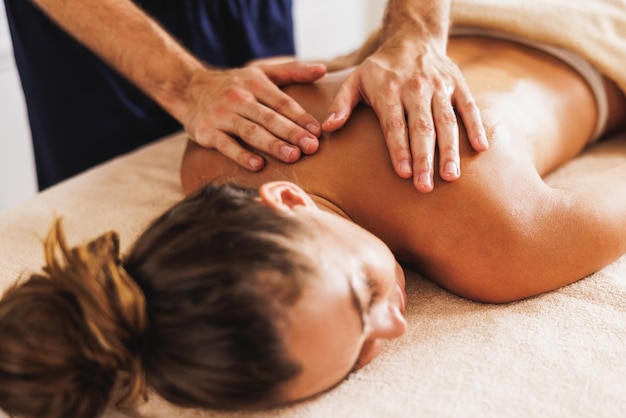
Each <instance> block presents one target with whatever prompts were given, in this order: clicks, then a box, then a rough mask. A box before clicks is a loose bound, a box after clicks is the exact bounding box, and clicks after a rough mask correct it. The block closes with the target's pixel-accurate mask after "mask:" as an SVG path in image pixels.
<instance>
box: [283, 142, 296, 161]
mask: <svg viewBox="0 0 626 418" xmlns="http://www.w3.org/2000/svg"><path fill="white" fill-rule="evenodd" d="M294 152H296V149H295V148H294V147H290V146H289V145H284V146H282V147H280V153H281V154H283V157H285V160H287V161H289V160H290V157H291V156H292V155H293V153H294Z"/></svg>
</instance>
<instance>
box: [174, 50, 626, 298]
mask: <svg viewBox="0 0 626 418" xmlns="http://www.w3.org/2000/svg"><path fill="white" fill-rule="evenodd" d="M449 54H450V56H451V57H452V58H453V59H454V60H455V61H456V62H457V63H458V64H459V67H460V68H461V70H462V72H463V74H464V76H465V78H466V80H467V82H468V84H469V87H470V89H471V90H472V93H473V95H474V98H475V100H476V102H477V104H478V106H479V108H480V109H481V115H482V117H483V122H484V125H485V128H486V132H487V136H488V140H489V141H490V149H489V150H488V151H487V152H484V153H481V154H477V153H476V152H475V151H473V150H472V149H471V147H470V145H469V143H468V140H467V138H466V136H465V132H464V131H463V129H461V130H460V154H461V178H460V179H459V180H457V181H456V182H454V183H447V182H445V181H443V180H441V179H438V178H435V189H434V191H433V192H431V193H428V194H422V193H419V192H417V191H416V190H415V189H414V187H413V185H412V182H411V180H404V179H401V178H399V177H398V176H397V175H396V174H395V172H394V171H393V169H392V166H391V163H390V160H389V155H388V152H387V148H386V145H385V143H384V139H383V136H382V133H381V130H380V126H379V123H378V120H377V118H376V116H375V115H374V114H373V112H372V111H371V109H370V108H368V107H366V106H360V107H359V108H358V109H356V111H355V112H354V114H353V116H352V117H351V118H350V120H349V122H348V124H347V125H346V127H345V128H344V129H342V130H340V131H339V132H336V133H333V134H325V135H324V136H323V138H321V141H320V149H319V151H318V152H317V153H316V154H314V155H312V156H307V157H304V158H302V159H301V160H300V161H299V162H297V163H295V164H291V165H287V164H284V163H281V162H278V161H276V160H272V159H270V158H268V163H267V166H266V168H265V169H264V170H262V171H261V172H260V173H251V172H248V171H246V170H244V169H241V168H240V167H238V166H237V165H236V164H234V163H232V162H231V161H229V160H228V159H226V158H224V157H222V156H220V155H219V154H218V153H217V152H214V151H210V150H205V149H201V148H200V147H198V146H196V145H194V144H193V143H191V142H190V144H189V147H188V149H187V151H186V153H185V157H184V160H183V165H182V181H183V186H184V187H185V189H186V190H187V191H191V190H193V189H195V188H197V187H198V186H199V185H201V184H203V183H206V182H208V181H211V180H214V179H219V181H234V182H236V183H239V184H242V185H246V186H251V187H258V186H259V185H260V184H262V183H264V182H266V181H271V180H288V181H292V182H294V183H296V184H298V185H299V186H301V187H302V188H303V189H304V190H306V191H307V192H308V193H310V194H311V195H312V196H314V197H315V198H316V199H318V201H319V202H320V203H321V204H327V205H332V206H333V207H335V208H338V209H339V210H340V211H342V212H343V213H344V214H345V215H346V216H348V217H349V218H351V219H352V220H353V221H355V222H356V223H358V224H360V225H361V226H363V227H364V228H366V229H368V230H370V231H372V232H373V233H375V234H376V235H378V236H379V237H381V238H382V239H383V240H384V241H385V242H386V243H387V244H388V245H389V246H390V247H391V248H392V250H393V251H394V253H395V254H396V256H397V257H398V258H399V259H400V260H402V261H405V262H407V263H410V264H411V265H413V266H415V267H417V268H418V269H420V270H421V271H422V272H424V273H425V274H426V275H428V276H429V277H431V278H432V279H433V280H435V281H437V282H438V283H440V284H442V285H443V286H444V287H446V288H448V289H451V290H453V291H455V292H456V293H459V294H463V295H464V296H468V297H472V298H476V299H489V297H482V296H481V295H484V294H485V289H484V288H485V287H486V286H487V287H490V288H491V290H490V291H491V292H492V294H493V295H494V296H493V297H492V298H491V299H494V300H496V299H513V298H519V297H525V296H530V295H532V294H536V293H539V292H541V291H546V290H550V289H551V288H555V287H559V286H561V285H563V284H565V283H569V282H571V281H573V280H576V279H577V278H580V277H582V275H584V274H588V273H590V272H591V271H593V269H595V268H598V267H599V263H597V262H596V263H593V262H589V263H583V264H582V265H575V266H572V268H571V269H567V268H566V269H564V270H566V271H563V272H562V274H561V275H559V279H558V280H555V279H551V280H546V281H544V282H543V283H533V284H527V283H524V280H525V279H524V277H526V276H527V275H529V274H534V275H535V277H539V280H541V277H542V274H537V273H540V272H541V269H545V268H546V267H549V266H551V265H552V263H553V262H554V260H552V259H551V258H549V259H545V261H544V263H543V264H542V263H539V264H537V263H536V259H538V258H542V254H544V252H545V251H546V249H547V248H549V247H550V246H551V245H553V240H555V239H556V237H555V236H554V235H553V234H556V233H557V230H558V228H557V225H556V224H555V225H552V223H551V222H549V221H546V219H549V217H550V216H551V212H550V211H551V210H552V209H551V208H549V207H546V202H552V203H551V204H554V202H555V201H557V200H558V196H557V195H555V191H554V190H553V189H552V188H550V187H548V186H547V185H546V184H545V183H544V182H543V181H542V179H541V176H542V175H544V174H546V173H547V172H549V171H550V170H552V169H554V168H556V167H558V166H559V165H561V164H563V163H564V162H565V161H567V160H569V159H571V158H572V157H573V156H575V155H576V154H578V153H579V152H580V151H581V150H582V149H583V148H584V146H585V145H586V143H587V141H588V140H589V137H590V135H591V134H592V131H593V129H594V124H595V117H596V106H595V102H594V98H593V96H592V94H591V91H590V89H589V88H588V87H587V85H586V84H585V82H584V81H583V80H582V79H581V77H580V76H579V75H578V74H577V73H576V72H574V71H573V70H572V69H571V68H570V67H568V66H567V65H565V64H563V63H561V62H560V61H558V60H556V59H554V58H552V57H550V56H548V55H546V54H544V53H542V52H539V51H536V50H534V49H531V48H527V47H522V46H518V45H515V44H511V43H509V42H504V41H495V40H487V39H481V38H459V39H451V40H450V43H449ZM345 75H346V73H345V72H344V73H337V74H332V75H329V76H327V77H326V78H325V79H323V80H322V81H320V82H318V83H316V84H315V85H295V86H291V87H289V88H288V89H287V90H286V91H287V92H288V93H289V94H290V95H292V96H293V97H295V98H296V99H297V100H298V101H299V102H300V103H301V104H302V105H303V107H305V109H307V110H308V111H310V112H311V113H312V114H313V115H314V116H315V117H316V118H318V119H320V120H321V119H323V118H324V116H325V112H326V110H327V108H328V105H329V103H330V101H331V100H332V98H333V96H334V93H335V92H336V90H337V88H338V87H339V85H340V82H341V81H342V80H343V78H344V77H345ZM608 86H609V90H611V89H613V87H612V86H610V85H608ZM609 93H610V94H609V96H610V97H611V98H612V100H613V101H617V100H618V99H619V98H621V95H620V94H618V93H617V91H616V90H615V91H612V90H611V91H609ZM614 108H615V106H614ZM621 112H623V108H622V107H620V108H619V109H617V111H615V110H614V112H613V113H612V116H611V120H610V125H611V124H613V125H614V124H615V119H616V116H618V114H619V113H621ZM459 123H460V122H459ZM435 172H437V169H435ZM557 206H558V205H557ZM530 237H532V243H533V245H532V246H529V245H528V242H529V238H530ZM575 252H576V251H574V253H575ZM505 255H506V256H505ZM558 257H559V258H561V256H560V255H559V256H558ZM543 258H545V257H543ZM560 261H563V260H562V259H561V260H560ZM509 263H513V264H515V263H518V264H522V265H511V264H509ZM533 263H534V266H533ZM544 275H545V273H544ZM494 278H495V279H494ZM499 295H502V297H499Z"/></svg>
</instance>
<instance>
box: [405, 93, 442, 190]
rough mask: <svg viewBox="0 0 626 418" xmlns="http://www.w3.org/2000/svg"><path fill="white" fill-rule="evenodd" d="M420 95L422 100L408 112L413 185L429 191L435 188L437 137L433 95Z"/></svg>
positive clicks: (418, 188)
mask: <svg viewBox="0 0 626 418" xmlns="http://www.w3.org/2000/svg"><path fill="white" fill-rule="evenodd" d="M420 96H421V98H422V99H421V102H420V103H419V104H418V105H417V106H414V107H413V108H412V109H411V110H410V111H409V112H408V122H409V137H410V147H411V156H412V159H413V185H414V186H415V188H416V189H417V190H418V191H420V192H424V193H428V192H430V191H431V190H432V189H433V161H434V154H435V141H436V137H435V127H434V123H433V115H432V104H431V99H430V97H431V96H430V95H425V94H421V95H420ZM425 98H428V99H427V100H426V99H425Z"/></svg>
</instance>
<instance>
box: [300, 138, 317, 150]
mask: <svg viewBox="0 0 626 418" xmlns="http://www.w3.org/2000/svg"><path fill="white" fill-rule="evenodd" d="M301 144H302V145H301V146H302V151H304V153H305V154H311V153H313V152H315V151H317V148H318V146H319V141H318V140H317V138H311V137H308V136H307V137H304V139H302V142H301Z"/></svg>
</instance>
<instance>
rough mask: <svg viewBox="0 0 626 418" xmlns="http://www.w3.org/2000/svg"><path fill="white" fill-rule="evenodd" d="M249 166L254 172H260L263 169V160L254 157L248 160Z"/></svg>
mask: <svg viewBox="0 0 626 418" xmlns="http://www.w3.org/2000/svg"><path fill="white" fill-rule="evenodd" d="M248 166H249V167H250V168H251V169H252V170H254V171H257V170H260V169H261V167H263V160H262V159H260V158H255V157H252V158H250V159H249V160H248Z"/></svg>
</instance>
